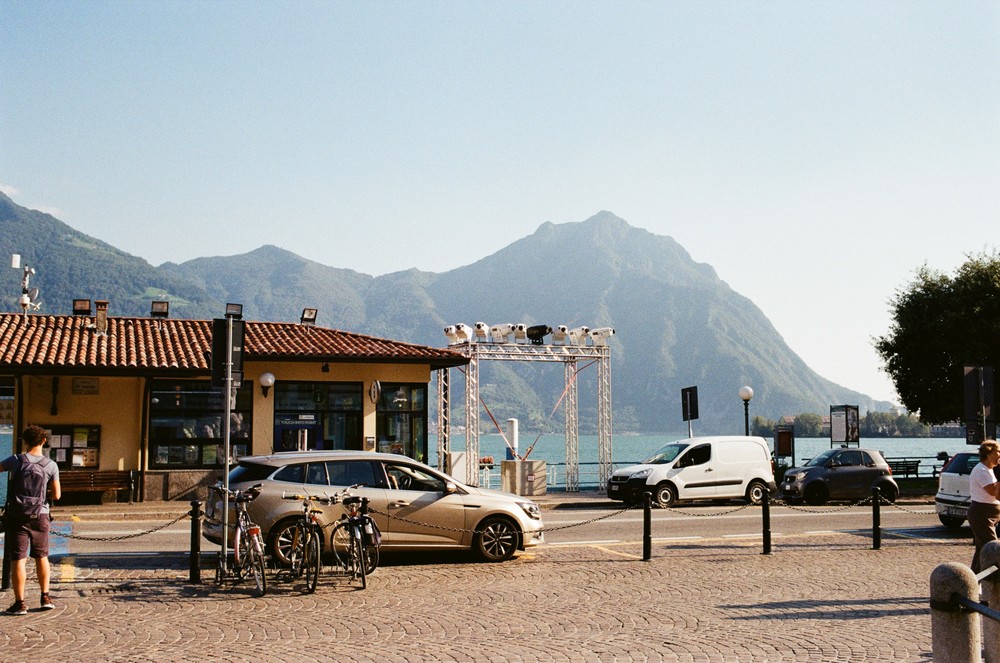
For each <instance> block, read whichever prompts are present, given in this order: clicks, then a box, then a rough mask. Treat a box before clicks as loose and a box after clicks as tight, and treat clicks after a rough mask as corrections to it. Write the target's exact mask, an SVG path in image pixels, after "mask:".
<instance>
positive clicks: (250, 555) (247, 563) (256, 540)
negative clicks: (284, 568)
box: [243, 525, 267, 596]
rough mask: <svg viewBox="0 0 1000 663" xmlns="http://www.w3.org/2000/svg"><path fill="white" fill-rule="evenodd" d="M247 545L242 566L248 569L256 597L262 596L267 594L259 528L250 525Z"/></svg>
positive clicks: (262, 547) (262, 546)
mask: <svg viewBox="0 0 1000 663" xmlns="http://www.w3.org/2000/svg"><path fill="white" fill-rule="evenodd" d="M245 538H247V539H250V543H249V545H247V546H246V550H245V552H244V555H245V556H244V558H243V566H244V567H249V570H250V574H251V575H252V576H253V582H254V584H255V585H256V586H257V595H258V596H264V594H265V592H267V576H266V575H265V573H266V569H265V568H264V545H263V542H262V541H261V540H260V528H259V527H257V526H256V525H252V526H251V529H250V533H249V536H247V537H245Z"/></svg>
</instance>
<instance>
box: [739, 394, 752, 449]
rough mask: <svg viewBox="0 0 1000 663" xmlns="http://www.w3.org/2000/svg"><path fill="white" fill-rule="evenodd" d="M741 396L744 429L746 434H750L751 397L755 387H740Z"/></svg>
mask: <svg viewBox="0 0 1000 663" xmlns="http://www.w3.org/2000/svg"><path fill="white" fill-rule="evenodd" d="M740 398H742V399H743V429H744V431H745V432H744V435H747V436H748V437H749V435H750V399H751V398H753V389H751V388H750V387H746V386H744V387H740Z"/></svg>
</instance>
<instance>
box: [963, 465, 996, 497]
mask: <svg viewBox="0 0 1000 663" xmlns="http://www.w3.org/2000/svg"><path fill="white" fill-rule="evenodd" d="M996 481H997V478H996V475H994V474H993V470H991V469H990V468H988V467H986V466H985V465H983V464H982V463H979V464H977V465H976V466H975V467H974V468H972V474H970V475H969V497H971V498H972V501H973V502H979V503H980V504H1000V500H998V499H997V498H995V497H993V496H992V495H990V494H989V493H987V492H986V486H988V485H990V484H991V483H996Z"/></svg>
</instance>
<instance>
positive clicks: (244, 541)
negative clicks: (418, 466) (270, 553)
mask: <svg viewBox="0 0 1000 663" xmlns="http://www.w3.org/2000/svg"><path fill="white" fill-rule="evenodd" d="M245 527H246V523H244V522H243V520H242V519H240V520H239V521H238V522H237V523H236V530H235V531H234V532H233V572H234V573H235V574H236V577H237V578H243V577H244V576H245V575H246V571H247V568H248V566H247V560H248V559H249V557H248V550H249V548H250V536H249V535H248V534H247V533H246V532H245V531H244V528H245Z"/></svg>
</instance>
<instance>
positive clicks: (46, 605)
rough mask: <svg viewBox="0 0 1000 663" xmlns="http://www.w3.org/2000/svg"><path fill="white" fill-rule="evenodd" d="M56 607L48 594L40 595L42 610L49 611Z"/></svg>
mask: <svg viewBox="0 0 1000 663" xmlns="http://www.w3.org/2000/svg"><path fill="white" fill-rule="evenodd" d="M54 607H56V604H55V603H53V602H52V599H50V598H49V595H48V594H42V610H51V609H52V608H54Z"/></svg>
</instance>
